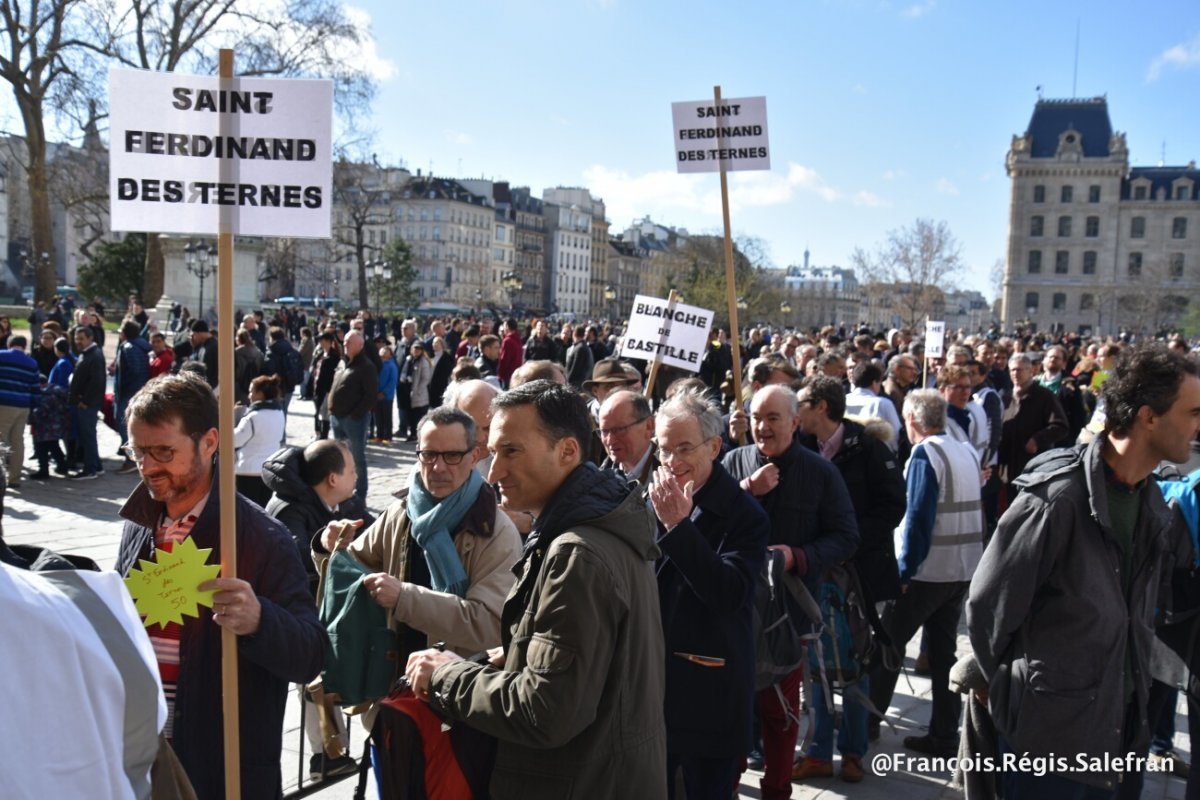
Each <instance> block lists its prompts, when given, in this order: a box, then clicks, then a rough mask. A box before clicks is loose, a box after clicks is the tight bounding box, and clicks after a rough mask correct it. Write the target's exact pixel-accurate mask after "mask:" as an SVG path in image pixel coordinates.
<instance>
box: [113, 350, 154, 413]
mask: <svg viewBox="0 0 1200 800" xmlns="http://www.w3.org/2000/svg"><path fill="white" fill-rule="evenodd" d="M148 380H150V343H149V342H147V341H146V340H145V339H143V338H142V337H140V336H135V337H134V338H132V339H126V340H125V341H123V342H121V346H120V347H119V348H117V371H116V375H115V376H114V377H113V393H114V394H115V395H116V396H117V397H118V398H120V399H122V400H128V399H129V398H131V397H133V396H134V395H135V394H137V393H138V391H139V390H140V389H141V388H142V387H143V386H145V385H146V381H148Z"/></svg>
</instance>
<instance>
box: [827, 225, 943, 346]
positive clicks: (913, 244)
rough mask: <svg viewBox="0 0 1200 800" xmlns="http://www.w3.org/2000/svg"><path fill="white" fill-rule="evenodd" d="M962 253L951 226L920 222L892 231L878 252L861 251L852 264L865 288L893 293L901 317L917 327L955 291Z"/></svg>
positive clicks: (855, 254) (855, 253)
mask: <svg viewBox="0 0 1200 800" xmlns="http://www.w3.org/2000/svg"><path fill="white" fill-rule="evenodd" d="M961 249H962V248H961V247H960V246H959V244H958V240H957V239H955V238H954V235H953V234H952V233H951V232H950V226H948V225H947V224H946V223H945V221H938V222H934V221H933V220H930V219H921V218H918V219H917V221H916V222H915V223H913V225H912V226H911V227H905V228H898V229H896V230H893V231H890V232H889V233H888V237H887V240H886V241H885V242H883V243H882V244H880V245H878V246H877V247H876V248H875V251H874V252H871V253H868V252H866V251H865V250H863V249H862V248H860V247H856V248H855V249H854V254H853V255H852V256H851V262H852V263H853V264H854V268H855V269H856V270H857V271H858V274H859V275H860V276H862V280H863V282H864V283H866V284H881V285H882V287H883V288H884V289H885V290H887V291H888V292H889V296H890V297H891V300H892V306H893V308H894V309H895V313H896V314H898V315H899V316H900V318H901V319H902V320H904V323H905V324H906V325H908V326H909V327H913V326H915V325H916V324H917V323H918V322H920V320H921V319H922V318H924V317H925V316H927V315H929V314H932V313H933V312H934V311H935V309H936V308H937V307H938V306H939V305H940V304H941V302H942V299H943V297H944V292H945V291H947V290H949V289H952V288H954V283H955V279H956V278H957V277H958V275H959V273H960V272H961V271H962V259H961Z"/></svg>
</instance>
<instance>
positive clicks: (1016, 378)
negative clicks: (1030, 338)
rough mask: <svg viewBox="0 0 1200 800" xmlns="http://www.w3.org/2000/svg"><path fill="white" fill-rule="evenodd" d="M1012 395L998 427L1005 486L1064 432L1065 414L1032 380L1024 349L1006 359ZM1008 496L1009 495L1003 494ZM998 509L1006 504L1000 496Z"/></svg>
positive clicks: (1001, 478)
mask: <svg viewBox="0 0 1200 800" xmlns="http://www.w3.org/2000/svg"><path fill="white" fill-rule="evenodd" d="M1008 374H1009V376H1011V377H1012V383H1013V398H1012V402H1011V403H1009V406H1008V408H1006V409H1004V422H1003V424H1002V425H1001V428H1000V481H1001V483H1002V484H1003V485H1004V486H1005V487H1007V486H1009V485H1011V484H1012V482H1013V481H1014V480H1016V479H1017V476H1018V475H1020V474H1021V473H1022V472H1024V471H1025V465H1026V464H1028V463H1029V462H1030V460H1032V459H1033V457H1034V456H1036V455H1037V454H1038V453H1043V452H1045V451H1046V450H1049V449H1050V448H1052V447H1055V446H1056V445H1057V444H1058V443H1059V442H1060V441H1062V439H1063V437H1064V436H1066V435H1067V431H1068V428H1067V415H1066V413H1065V412H1064V411H1063V408H1062V405H1061V404H1060V403H1059V402H1058V398H1057V397H1055V396H1054V392H1052V391H1050V390H1049V389H1047V388H1045V387H1044V386H1041V385H1039V384H1038V382H1037V381H1036V380H1034V374H1033V361H1032V360H1030V358H1029V356H1028V355H1026V354H1025V353H1015V354H1013V356H1012V357H1011V358H1010V359H1008ZM1007 499H1008V500H1011V499H1012V498H1011V497H1009V498H1007ZM1001 503H1002V505H1001V511H1003V509H1004V507H1005V506H1006V505H1007V504H1006V503H1005V502H1004V499H1003V498H1002V500H1001Z"/></svg>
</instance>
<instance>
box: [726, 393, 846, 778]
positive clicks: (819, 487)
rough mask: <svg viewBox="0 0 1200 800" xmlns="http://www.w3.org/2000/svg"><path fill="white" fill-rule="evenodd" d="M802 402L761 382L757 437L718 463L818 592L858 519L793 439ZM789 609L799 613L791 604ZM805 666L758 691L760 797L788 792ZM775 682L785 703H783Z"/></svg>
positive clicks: (837, 484) (832, 477) (832, 475)
mask: <svg viewBox="0 0 1200 800" xmlns="http://www.w3.org/2000/svg"><path fill="white" fill-rule="evenodd" d="M798 411H799V404H798V402H797V400H796V394H795V393H794V392H792V390H791V389H790V388H788V387H787V386H778V385H772V386H764V387H763V388H762V389H760V390H759V391H758V393H757V394H755V395H754V399H753V401H752V402H751V404H750V416H751V420H752V425H753V433H754V444H753V445H746V446H745V447H739V448H737V449H735V450H731V451H730V452H729V453H727V454H726V455H725V459H724V462H723V465H724V467H725V469H727V470H728V471H729V474H730V475H732V476H733V477H734V478H735V479H736V480H737V481H738V482H739V483H740V485H741V487H742V489H743V490H745V491H746V492H748V493H749V494H751V495H753V496H754V497H756V498H757V499H758V501H759V503H761V504H762V507H763V509H764V510H765V511H766V512H767V515H768V516H769V517H770V518H771V536H770V539H769V542H770V544H769V549H772V550H779V551H781V552H782V553H783V557H784V567H785V569H786V570H787V571H788V572H791V573H793V574H795V575H797V576H798V577H799V578H800V579H801V580H802V581H803V582H804V584H805V586H806V587H808V590H809V591H810V592H811V593H813V594H814V595H815V594H816V591H817V585H818V584H819V582H820V579H821V573H823V572H824V571H825V568H826V567H827V566H830V565H832V564H837V563H840V562H842V561H845V560H846V559H848V558H850V557H851V556H853V555H854V551H855V549H856V548H857V547H858V543H859V535H858V524H857V522H856V521H855V518H854V507H853V506H852V505H851V503H850V495H849V493H848V492H847V491H846V483H845V481H843V480H842V476H841V474H840V473H839V472H838V470H837V468H836V467H835V466H833V464H831V463H830V462H828V461H826V460H825V459H823V458H821V457H820V456H819V455H817V454H816V453H814V452H812V451H811V450H809V449H808V448H806V447H804V446H803V445H802V444H800V443H799V442H798V441H796V440H795V438H794V434H795V431H796V426H797V424H798V422H799V419H798ZM791 610H792V616H793V618H795V619H803V618H804V617H803V612H802V611H801V610H800V609H799V608H797V607H795V606H794V605H793V608H792V609H791ZM802 676H803V667H799V668H797V669H796V670H795V671H794V672H792V673H791V674H790V675H788V676H787V677H786V678H784V679H783V680H782V681H780V683H779V684H778V686H777V687H771V688H768V689H766V690H764V691H762V692H759V693H758V707H759V716H760V719H761V721H762V733H763V756H764V762H765V767H766V770H765V774H764V775H763V780H762V796H763V798H764V800H780V799H781V798H787V797H790V796H791V780H792V754H793V752H794V751H795V748H796V736H797V734H798V732H799V731H798V726H797V725H795V724H794V723H792V722H790V720H791V719H794V718H795V717H796V716H798V714H799V711H800V680H801V678H802ZM776 688H778V689H779V692H781V693H782V696H783V698H784V700H785V701H786V703H787V708H783V707H781V703H780V699H779V697H780V695H779V694H778V693H777V692H776V691H775V689H776Z"/></svg>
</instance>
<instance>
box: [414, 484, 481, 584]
mask: <svg viewBox="0 0 1200 800" xmlns="http://www.w3.org/2000/svg"><path fill="white" fill-rule="evenodd" d="M413 475H414V479H413V482H412V487H411V489H410V490H409V493H408V508H407V509H406V513H407V514H408V518H409V520H411V521H412V536H413V538H414V539H416V540H417V544H418V545H420V547H421V550H422V551H424V553H425V563H426V564H428V565H429V575H430V578H431V579H432V583H433V590H434V591H435V592H445V593H447V594H455V595H458V596H459V597H466V596H467V572H466V570H464V569H463V565H462V560H461V559H460V558H459V557H458V551H457V550H455V549H454V538H453V537H452V536H451V535H450V531H452V530H454V529H455V528H457V527H458V525H459V523H461V522H462V520H463V517H465V516H466V515H467V512H468V511H470V510H471V506H473V505H475V500H476V498H478V497H479V490H480V489H482V488H483V477H482V476H481V475H480V474H479V470H476V469H472V470H471V475H470V477H469V478H467V482H466V483H464V484H463V485H462V486H460V487H458V489H456V490H455V491H454V493H453V494H451V495H450V496H449V497H447V498H445V499H444V500H442V501H441V502H440V503H439V502H438V501H437V499H436V498H435V497H434V496H433V495H431V494H430V493H429V491H428V490H427V489H426V488H425V483H424V482H423V481H422V480H421V475H420V473H419V472H417V471H416V470H414V471H413Z"/></svg>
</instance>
